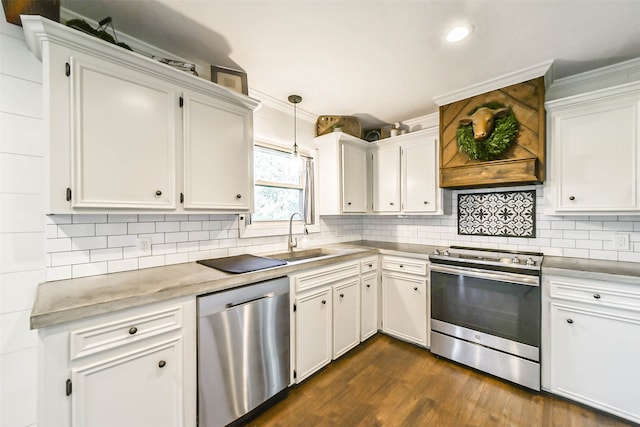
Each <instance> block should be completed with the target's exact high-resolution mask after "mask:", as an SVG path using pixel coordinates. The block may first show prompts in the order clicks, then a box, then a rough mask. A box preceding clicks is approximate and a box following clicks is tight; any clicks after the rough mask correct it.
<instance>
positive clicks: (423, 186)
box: [402, 133, 440, 213]
mask: <svg viewBox="0 0 640 427" xmlns="http://www.w3.org/2000/svg"><path fill="white" fill-rule="evenodd" d="M402 174H403V176H402V183H403V184H402V185H403V189H402V190H403V191H402V194H403V197H404V200H403V202H402V207H403V209H402V210H403V211H404V212H411V213H413V212H436V211H437V210H438V209H439V204H440V200H439V198H438V195H439V194H438V139H437V134H435V133H434V134H433V135H427V136H425V137H424V138H423V139H421V140H420V141H418V142H413V143H409V144H406V145H404V146H403V147H402Z"/></svg>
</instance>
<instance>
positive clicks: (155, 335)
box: [38, 297, 197, 427]
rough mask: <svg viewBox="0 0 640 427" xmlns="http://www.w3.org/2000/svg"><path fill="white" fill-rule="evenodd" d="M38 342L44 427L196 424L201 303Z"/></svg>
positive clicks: (53, 334)
mask: <svg viewBox="0 0 640 427" xmlns="http://www.w3.org/2000/svg"><path fill="white" fill-rule="evenodd" d="M39 336H40V346H39V350H38V351H39V370H40V372H41V374H40V381H41V384H40V387H39V388H40V390H41V398H40V404H39V410H38V425H39V426H43V427H47V426H52V427H63V426H65V427H71V426H73V427H103V426H104V427H107V426H109V427H110V426H115V425H118V426H137V427H138V426H139V427H164V426H166V427H176V426H181V427H182V426H184V427H194V426H195V425H196V393H197V389H196V352H195V348H196V313H195V297H189V298H185V299H181V300H174V301H170V302H163V303H158V304H152V305H149V306H145V307H140V308H134V309H128V310H123V311H121V312H115V313H110V314H106V315H100V316H96V317H93V318H88V319H84V320H79V321H76V322H70V323H67V324H63V325H59V326H52V327H49V328H44V329H41V330H40V331H39ZM45 397H46V398H45Z"/></svg>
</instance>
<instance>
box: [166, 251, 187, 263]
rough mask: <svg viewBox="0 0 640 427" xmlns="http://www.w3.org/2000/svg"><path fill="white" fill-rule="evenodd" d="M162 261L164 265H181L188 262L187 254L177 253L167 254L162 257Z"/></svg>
mask: <svg viewBox="0 0 640 427" xmlns="http://www.w3.org/2000/svg"><path fill="white" fill-rule="evenodd" d="M164 261H165V263H166V265H171V264H181V263H183V262H189V254H188V253H187V252H183V253H178V254H167V255H164Z"/></svg>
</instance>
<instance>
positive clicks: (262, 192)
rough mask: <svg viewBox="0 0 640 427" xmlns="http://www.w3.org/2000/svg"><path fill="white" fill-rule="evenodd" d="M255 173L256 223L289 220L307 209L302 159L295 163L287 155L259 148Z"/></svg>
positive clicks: (254, 218)
mask: <svg viewBox="0 0 640 427" xmlns="http://www.w3.org/2000/svg"><path fill="white" fill-rule="evenodd" d="M253 170H254V177H255V186H254V195H253V196H254V204H255V212H254V214H253V215H252V220H253V221H279V220H287V219H289V215H291V213H292V212H296V211H298V212H302V211H303V210H304V209H303V207H304V183H303V175H302V171H303V168H302V158H301V159H300V161H294V160H292V159H291V158H290V156H289V154H288V153H285V152H282V151H278V150H274V149H272V148H267V147H262V146H259V145H256V147H255V150H254V163H253Z"/></svg>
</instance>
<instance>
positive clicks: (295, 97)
mask: <svg viewBox="0 0 640 427" xmlns="http://www.w3.org/2000/svg"><path fill="white" fill-rule="evenodd" d="M288 99H289V102H290V103H292V104H293V151H292V152H291V157H292V158H294V159H297V158H298V157H299V156H300V154H298V143H297V141H296V139H297V133H298V129H297V127H296V126H297V110H298V104H299V103H300V102H302V97H301V96H300V95H289V98H288Z"/></svg>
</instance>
